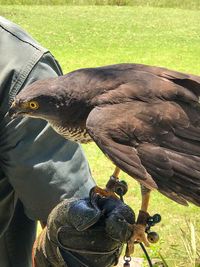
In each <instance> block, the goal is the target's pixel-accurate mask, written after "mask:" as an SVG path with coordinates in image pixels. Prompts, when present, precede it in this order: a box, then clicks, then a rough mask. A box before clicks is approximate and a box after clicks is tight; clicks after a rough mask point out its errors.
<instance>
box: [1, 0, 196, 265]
mask: <svg viewBox="0 0 200 267" xmlns="http://www.w3.org/2000/svg"><path fill="white" fill-rule="evenodd" d="M4 2H5V1H4ZM194 2H196V1H194ZM196 3H197V2H196ZM0 15H2V16H4V17H6V18H7V19H10V20H12V21H14V22H16V23H17V24H19V25H21V26H22V27H23V28H24V29H25V30H27V31H28V32H29V33H30V34H31V35H32V36H33V37H34V38H35V39H36V40H37V41H38V42H40V43H41V44H42V45H43V46H45V47H47V48H48V49H50V50H51V52H52V53H53V54H54V56H55V57H56V58H57V59H58V60H59V62H60V64H61V66H62V68H63V72H64V73H66V72H69V71H71V70H74V69H77V68H83V67H95V66H102V65H107V64H114V63H122V62H132V63H143V64H150V65H157V66H162V67H167V68H171V69H175V70H178V71H182V72H188V73H194V74H197V75H200V60H199V57H200V27H199V25H200V10H195V9H192V7H191V9H179V8H176V9H175V8H158V7H148V6H123V7H122V6H42V5H40V6H31V5H27V6H24V5H16V6H13V5H7V6H6V5H0ZM83 148H84V150H85V152H86V155H87V157H88V160H89V163H90V166H91V170H92V173H93V176H94V178H95V180H96V182H97V183H98V184H99V185H100V186H104V185H105V183H106V181H107V179H108V178H109V176H110V175H111V174H112V172H113V170H114V166H113V165H112V164H111V163H110V162H109V160H108V159H106V158H105V156H104V155H103V154H102V153H101V151H100V150H99V149H98V148H97V147H96V146H95V145H94V144H91V145H87V146H83ZM121 178H122V179H125V180H126V181H127V182H128V185H129V191H128V193H127V195H126V196H125V201H126V202H127V203H128V204H129V205H130V206H131V207H132V208H133V209H134V210H135V212H136V213H137V212H138V210H139V208H140V203H141V198H140V190H139V186H138V184H136V182H134V180H133V179H132V178H130V177H128V176H127V175H126V174H124V173H123V174H121ZM149 211H150V213H151V214H152V215H153V214H154V213H160V214H161V215H162V222H161V223H160V224H159V225H158V226H156V227H155V230H156V231H158V232H159V234H160V236H161V241H160V242H159V243H158V244H157V245H154V246H152V248H151V249H149V250H148V251H149V253H150V256H151V257H153V258H155V257H158V256H159V255H158V254H159V252H160V253H161V254H162V256H163V257H164V258H165V260H166V262H167V264H168V266H170V267H176V266H177V267H182V266H184V267H194V266H198V265H195V263H194V259H193V260H191V257H190V256H189V254H188V252H187V250H186V248H185V246H184V241H183V240H182V239H181V236H182V235H181V230H180V227H181V228H182V229H183V230H185V231H186V235H189V229H188V227H187V224H186V219H188V220H191V221H192V222H193V224H194V226H195V233H196V239H197V238H198V237H199V236H200V234H199V231H200V212H199V209H198V208H197V207H195V206H193V205H190V206H189V207H182V206H180V205H178V204H176V203H173V202H172V201H170V200H168V199H167V198H165V197H164V196H162V195H161V194H159V193H157V192H153V193H152V197H151V202H150V209H149ZM189 238H190V237H189ZM185 240H186V237H185ZM193 241H194V239H193ZM196 246H197V248H196V251H199V250H200V245H199V240H197V241H196ZM191 247H192V246H191ZM142 255H143V253H142V252H141V250H140V249H139V248H137V249H136V252H135V256H136V257H138V256H142ZM192 255H193V256H194V255H195V249H194V246H193V250H192ZM194 257H195V256H194ZM198 260H200V259H198ZM199 263H200V262H199ZM199 266H200V265H199Z"/></svg>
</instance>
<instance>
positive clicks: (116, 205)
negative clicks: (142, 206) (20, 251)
mask: <svg viewBox="0 0 200 267" xmlns="http://www.w3.org/2000/svg"><path fill="white" fill-rule="evenodd" d="M134 223H135V215H134V212H133V211H132V209H131V208H130V207H129V206H127V205H126V204H124V203H122V202H121V201H120V200H116V199H113V198H100V197H99V196H98V195H96V194H95V195H93V197H92V198H90V199H89V198H87V199H82V200H80V199H68V200H64V201H63V202H61V203H60V204H59V205H58V206H56V207H55V208H54V209H53V210H52V212H51V214H50V215H49V218H48V222H47V226H46V227H45V229H44V230H43V231H42V232H41V234H40V235H39V237H38V238H37V240H36V242H35V245H34V248H33V265H34V267H46V266H51V267H58V266H59V267H60V266H63V267H64V266H70V267H72V266H76V267H82V266H88V267H93V266H95V267H98V266H99V267H100V266H101V267H102V266H105V267H106V266H113V265H116V264H117V262H118V258H119V256H120V254H121V251H122V247H123V244H124V243H126V242H128V240H129V239H130V237H131V235H132V232H131V230H130V229H129V227H128V224H134Z"/></svg>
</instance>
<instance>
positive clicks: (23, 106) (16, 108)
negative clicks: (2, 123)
mask: <svg viewBox="0 0 200 267" xmlns="http://www.w3.org/2000/svg"><path fill="white" fill-rule="evenodd" d="M30 113H31V112H30V110H28V104H27V103H20V102H18V101H14V102H13V103H12V105H11V107H10V109H9V111H8V112H7V115H8V116H9V117H11V119H16V118H21V117H24V116H28V115H30Z"/></svg>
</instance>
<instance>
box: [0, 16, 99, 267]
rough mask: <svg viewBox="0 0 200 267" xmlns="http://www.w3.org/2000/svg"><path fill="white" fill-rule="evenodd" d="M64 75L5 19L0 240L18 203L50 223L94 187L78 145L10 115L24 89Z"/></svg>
mask: <svg viewBox="0 0 200 267" xmlns="http://www.w3.org/2000/svg"><path fill="white" fill-rule="evenodd" d="M61 74H62V71H61V68H60V66H59V64H58V62H57V61H56V60H55V59H54V57H53V56H52V55H51V53H50V52H49V51H48V50H46V49H45V48H43V47H41V46H40V45H39V44H38V43H37V42H36V41H35V40H34V39H33V38H32V37H31V36H30V35H28V34H27V33H26V32H25V31H24V30H22V29H21V28H20V27H18V26H17V25H15V24H14V23H11V22H9V21H7V20H6V19H4V18H2V17H0V237H1V236H2V235H3V234H4V233H5V231H6V230H7V229H8V227H9V223H10V221H11V219H12V216H13V213H14V210H15V205H16V203H17V200H18V199H20V201H21V202H22V203H23V207H24V210H25V214H26V215H27V216H28V217H29V218H30V219H31V220H42V221H46V219H47V216H48V214H49V213H50V211H51V210H52V208H53V207H55V205H56V204H57V203H58V202H60V201H61V200H63V199H64V198H69V197H72V196H75V197H85V196H88V192H89V189H90V188H91V187H92V186H94V185H95V183H94V180H93V178H92V177H91V174H90V169H89V166H88V163H87V160H86V158H85V156H84V154H83V151H82V149H81V147H80V146H79V145H78V144H76V143H73V142H71V141H68V140H66V139H64V138H63V137H61V136H59V135H58V134H57V133H55V132H54V130H53V129H52V128H51V127H50V126H49V125H48V124H47V123H46V122H45V121H43V120H39V119H31V118H23V119H16V120H11V119H10V118H9V117H8V116H7V115H6V112H7V111H8V108H9V106H10V105H11V103H12V101H13V98H14V97H15V95H16V94H17V93H18V92H19V91H20V90H23V88H24V87H25V86H27V85H28V84H30V83H32V82H34V81H36V80H38V79H43V78H47V77H53V76H57V75H61ZM0 250H1V248H0ZM0 257H1V255H0ZM0 262H1V261H0ZM20 267H23V266H20ZM26 267H27V266H26Z"/></svg>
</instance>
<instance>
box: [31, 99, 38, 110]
mask: <svg viewBox="0 0 200 267" xmlns="http://www.w3.org/2000/svg"><path fill="white" fill-rule="evenodd" d="M29 108H31V109H37V108H39V104H38V102H36V101H32V102H29Z"/></svg>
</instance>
